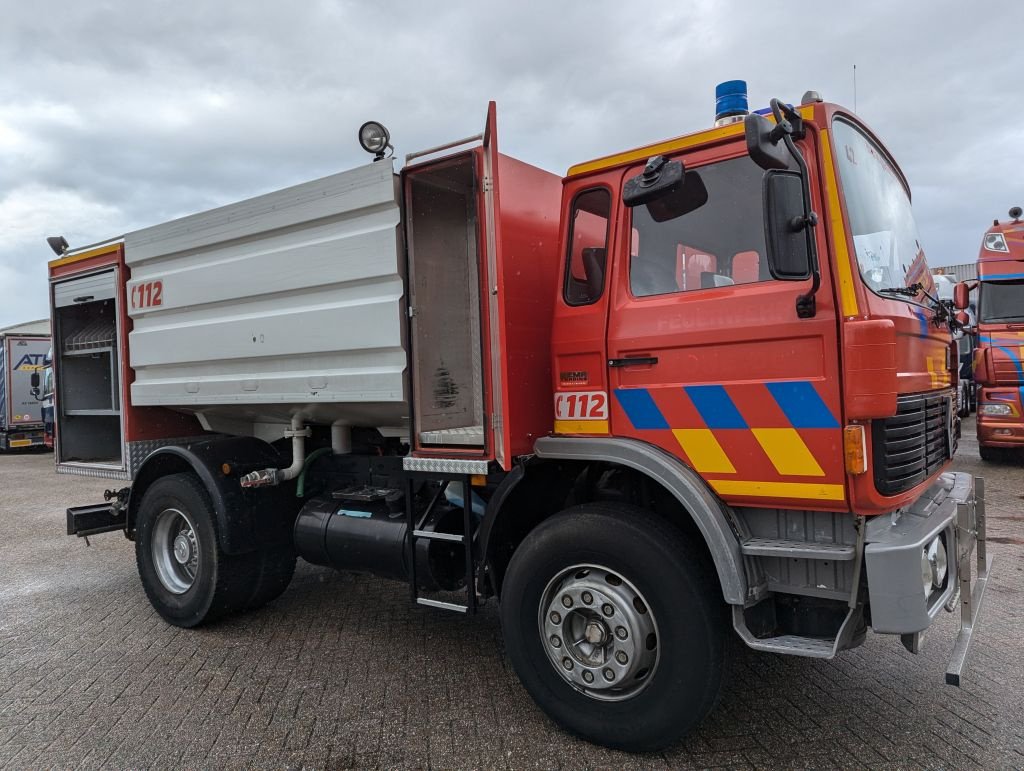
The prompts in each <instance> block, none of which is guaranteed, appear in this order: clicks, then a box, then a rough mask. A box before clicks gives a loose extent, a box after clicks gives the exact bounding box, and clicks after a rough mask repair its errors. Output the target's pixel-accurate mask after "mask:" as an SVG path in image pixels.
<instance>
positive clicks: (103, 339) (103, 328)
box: [64, 319, 117, 353]
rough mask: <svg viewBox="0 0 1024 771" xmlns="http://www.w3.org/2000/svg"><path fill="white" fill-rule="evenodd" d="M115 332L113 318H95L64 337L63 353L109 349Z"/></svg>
mask: <svg viewBox="0 0 1024 771" xmlns="http://www.w3.org/2000/svg"><path fill="white" fill-rule="evenodd" d="M116 334H117V331H116V328H115V325H114V320H113V319H97V320H96V321H93V322H91V323H89V324H86V325H85V326H84V327H82V328H81V329H79V330H78V331H76V332H75V333H74V334H70V335H68V336H67V337H65V338H64V352H65V353H72V352H74V353H80V352H86V351H95V350H97V349H100V348H105V349H106V350H108V351H109V350H110V349H111V347H112V346H113V345H114V337H115V335H116Z"/></svg>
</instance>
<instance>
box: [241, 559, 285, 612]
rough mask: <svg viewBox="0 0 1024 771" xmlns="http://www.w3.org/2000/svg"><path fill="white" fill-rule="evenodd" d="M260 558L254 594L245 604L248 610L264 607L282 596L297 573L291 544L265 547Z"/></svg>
mask: <svg viewBox="0 0 1024 771" xmlns="http://www.w3.org/2000/svg"><path fill="white" fill-rule="evenodd" d="M258 559H259V562H258V565H257V569H256V579H255V582H254V584H253V590H252V595H251V596H250V597H249V601H248V602H247V603H246V604H245V607H246V609H248V610H255V609H256V608H262V607H263V606H264V605H266V604H267V603H268V602H272V601H273V600H276V599H277V598H278V597H280V596H281V594H282V593H283V592H284V590H285V589H287V588H288V584H290V583H291V581H292V576H293V575H294V574H295V550H294V549H293V548H292V546H291V544H288V545H287V546H281V547H277V548H270V549H265V550H264V551H262V552H260V553H259V558H258Z"/></svg>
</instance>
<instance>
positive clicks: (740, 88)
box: [715, 80, 748, 126]
mask: <svg viewBox="0 0 1024 771" xmlns="http://www.w3.org/2000/svg"><path fill="white" fill-rule="evenodd" d="M747 112H748V110H747V81H745V80H727V81H725V82H724V83H719V84H718V85H717V86H715V125H716V126H725V125H727V124H729V123H735V122H737V121H740V120H743V116H744V115H746V114H747Z"/></svg>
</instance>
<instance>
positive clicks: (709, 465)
mask: <svg viewBox="0 0 1024 771" xmlns="http://www.w3.org/2000/svg"><path fill="white" fill-rule="evenodd" d="M672 434H673V436H675V438H676V441H677V442H679V446H680V447H682V448H683V452H685V453H686V456H687V457H688V458H689V459H690V463H692V464H693V468H694V469H695V470H696V471H699V472H701V473H713V474H735V473H736V468H735V467H734V466H733V465H732V463H731V462H730V461H729V456H728V455H726V454H725V450H723V449H722V445H720V444H719V443H718V440H717V439H715V435H714V434H713V433H712V432H711V429H709V428H673V429H672Z"/></svg>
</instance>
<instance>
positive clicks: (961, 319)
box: [956, 284, 971, 332]
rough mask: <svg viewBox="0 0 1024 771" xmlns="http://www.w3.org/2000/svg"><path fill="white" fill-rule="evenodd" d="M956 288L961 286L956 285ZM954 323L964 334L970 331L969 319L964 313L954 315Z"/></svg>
mask: <svg viewBox="0 0 1024 771" xmlns="http://www.w3.org/2000/svg"><path fill="white" fill-rule="evenodd" d="M957 286H963V284H957ZM956 323H957V324H959V325H960V328H961V329H962V330H963V331H964V332H970V331H971V317H970V316H968V315H967V313H966V312H965V311H960V312H959V313H958V314H956Z"/></svg>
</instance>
